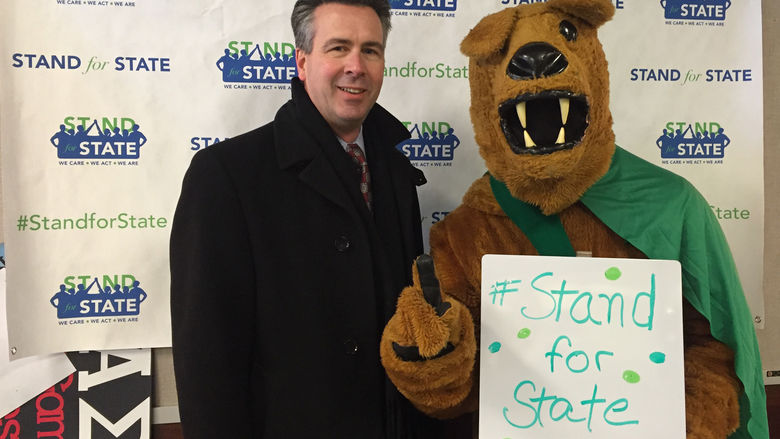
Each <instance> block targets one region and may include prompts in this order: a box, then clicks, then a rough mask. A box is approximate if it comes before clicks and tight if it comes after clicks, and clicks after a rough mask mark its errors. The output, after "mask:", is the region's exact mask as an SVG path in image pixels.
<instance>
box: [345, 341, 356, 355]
mask: <svg viewBox="0 0 780 439" xmlns="http://www.w3.org/2000/svg"><path fill="white" fill-rule="evenodd" d="M357 351H358V344H357V342H356V341H355V340H353V339H351V338H348V339H347V340H346V341H344V353H345V354H347V355H355V354H357Z"/></svg>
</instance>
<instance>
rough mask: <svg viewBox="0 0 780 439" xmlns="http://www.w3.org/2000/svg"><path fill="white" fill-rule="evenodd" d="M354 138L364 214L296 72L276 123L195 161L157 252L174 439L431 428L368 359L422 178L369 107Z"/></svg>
mask: <svg viewBox="0 0 780 439" xmlns="http://www.w3.org/2000/svg"><path fill="white" fill-rule="evenodd" d="M363 135H364V139H365V143H366V149H367V152H366V155H367V158H368V162H369V166H370V171H371V175H372V193H373V198H374V208H373V213H372V212H369V210H368V209H367V208H366V207H365V204H364V202H363V199H362V196H361V194H360V191H359V176H358V173H357V172H356V168H355V165H354V164H353V162H352V161H351V159H350V158H349V156H348V155H347V153H346V152H344V150H343V148H342V147H341V145H340V144H339V143H338V140H337V138H336V136H335V135H334V133H333V132H332V130H331V129H330V128H329V126H328V125H327V123H326V122H325V120H324V119H323V118H322V117H321V116H320V114H319V113H318V112H317V110H316V108H315V107H314V105H313V104H312V103H311V101H310V100H309V97H308V95H307V94H306V91H305V90H304V88H303V86H302V83H301V82H300V81H298V80H297V79H296V80H294V81H293V98H292V99H291V100H290V101H288V102H287V103H286V104H285V105H283V106H282V107H281V108H280V109H279V111H278V113H277V114H276V117H275V119H274V121H273V122H271V123H269V124H267V125H265V126H263V127H260V128H258V129H256V130H254V131H251V132H249V133H246V134H243V135H240V136H237V137H234V138H231V139H229V140H226V141H223V142H220V143H218V144H216V145H213V146H210V147H209V148H207V149H204V150H202V151H199V152H198V153H197V154H196V155H195V156H194V158H193V160H192V162H191V164H190V168H189V169H188V171H187V173H186V175H185V177H184V181H183V185H182V191H181V196H180V199H179V203H178V206H177V209H176V214H175V217H174V221H173V226H172V232H171V247H170V263H171V313H172V324H173V356H174V370H175V375H176V382H177V389H178V395H179V410H180V414H181V420H182V425H183V428H184V433H185V437H186V438H187V439H198V438H208V439H216V438H312V437H317V438H361V439H369V438H385V437H393V438H400V437H404V438H406V437H432V436H435V435H434V434H433V433H431V432H430V431H429V430H427V428H430V425H429V420H428V419H427V418H424V417H422V415H420V414H419V413H417V412H416V411H415V410H414V409H412V408H411V406H410V404H409V403H408V401H406V400H405V399H403V397H401V396H400V394H398V393H397V391H396V390H395V388H394V387H392V385H390V386H388V380H387V378H386V376H385V373H384V370H383V368H382V366H381V364H380V360H379V339H380V336H381V332H382V330H383V328H384V324H385V322H386V321H387V320H388V319H389V316H390V315H392V312H393V311H394V307H395V300H396V297H397V295H398V294H399V293H400V291H401V289H402V288H403V287H404V286H405V285H408V284H410V283H411V278H410V267H411V263H412V261H413V259H414V258H415V257H416V256H417V255H418V254H419V253H421V252H422V237H421V224H420V212H419V205H418V200H417V193H416V186H417V185H419V184H422V183H423V182H424V177H423V176H422V173H421V172H420V171H418V170H417V169H415V168H414V167H412V166H411V164H410V162H409V161H408V159H407V158H406V157H404V156H403V155H402V154H401V153H400V152H398V151H397V150H396V149H395V148H394V146H395V145H396V144H397V143H398V142H400V141H402V140H403V139H405V138H408V136H409V133H408V131H407V130H406V129H405V127H404V126H403V125H402V124H401V123H400V122H399V121H398V120H397V119H395V118H394V117H393V116H392V115H390V113H388V112H387V111H385V110H384V109H383V108H381V107H380V106H379V105H375V106H374V108H373V109H372V110H371V112H370V113H369V115H368V117H367V119H366V121H365V123H364V125H363ZM413 432H416V433H413Z"/></svg>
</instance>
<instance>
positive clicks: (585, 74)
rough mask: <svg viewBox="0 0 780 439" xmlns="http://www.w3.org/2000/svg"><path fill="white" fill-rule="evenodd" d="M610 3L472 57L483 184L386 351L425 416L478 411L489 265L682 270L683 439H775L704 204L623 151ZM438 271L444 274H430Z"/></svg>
mask: <svg viewBox="0 0 780 439" xmlns="http://www.w3.org/2000/svg"><path fill="white" fill-rule="evenodd" d="M613 14H614V7H613V5H612V3H611V2H610V0H549V1H547V2H546V3H533V4H529V5H520V6H517V7H513V8H509V9H505V10H503V11H500V12H497V13H495V14H491V15H488V16H486V17H485V18H483V19H482V20H481V21H480V22H479V23H478V24H477V25H476V27H474V28H473V29H472V30H471V31H470V32H469V34H468V35H467V36H466V38H465V39H464V40H463V42H462V43H461V51H462V52H463V53H464V54H465V55H466V56H468V57H469V70H470V75H469V81H470V86H471V108H470V111H471V119H472V123H473V125H474V131H475V139H476V142H477V144H478V145H479V151H480V154H481V156H482V158H483V159H484V160H485V163H486V165H487V169H488V173H487V174H486V175H485V176H483V177H482V178H479V179H478V180H476V181H475V182H474V183H473V184H472V185H471V187H470V188H469V190H468V191H467V193H466V194H465V195H464V197H463V201H462V204H461V205H460V206H458V207H457V208H456V209H454V210H453V211H452V212H451V213H450V214H449V215H448V216H447V217H446V218H445V219H444V220H443V221H441V222H438V223H436V224H435V225H434V226H433V227H432V228H431V231H430V247H431V257H432V261H431V259H430V258H429V257H427V256H423V257H421V258H419V259H418V260H417V261H416V262H415V266H414V267H413V271H414V285H413V286H410V287H407V288H406V289H404V290H403V291H402V293H401V295H400V297H399V299H398V303H397V309H396V313H395V315H394V316H393V317H392V319H391V320H390V321H389V322H388V324H387V326H386V328H385V331H384V334H383V338H382V344H381V355H382V363H383V365H384V367H385V369H386V371H387V374H388V376H389V377H390V378H391V380H392V381H393V383H394V384H395V385H396V386H397V388H398V389H399V390H400V391H401V393H403V394H404V395H405V396H406V397H407V398H408V399H409V400H410V401H411V402H412V403H413V404H414V405H415V406H416V407H417V408H418V409H419V410H421V411H423V412H424V413H427V414H429V415H431V416H433V417H437V418H453V417H456V416H458V415H461V414H464V413H468V412H473V411H475V410H476V409H477V407H478V383H477V377H478V367H479V366H478V355H477V346H478V342H477V338H478V337H479V323H480V322H479V317H480V286H481V284H480V272H481V263H480V261H481V257H482V255H484V254H489V253H490V254H517V255H537V254H538V255H547V256H575V255H576V254H577V253H579V252H586V253H587V254H590V255H592V256H594V257H611V258H652V259H672V260H678V261H680V263H681V266H682V282H683V296H684V299H685V300H684V306H683V310H684V312H683V328H684V352H685V360H684V364H685V408H686V427H687V437H688V438H689V439H691V438H696V439H701V438H719V439H721V438H726V437H729V435H732V436H731V437H736V438H748V437H752V438H767V437H768V427H767V415H766V396H765V393H764V387H763V381H762V377H761V373H760V372H761V371H760V367H761V362H760V359H759V353H758V346H757V342H756V336H755V331H754V329H753V326H752V325H753V324H752V320H751V317H750V314H749V310H748V308H747V304H746V301H745V297H744V294H743V292H742V287H741V285H740V283H739V279H738V277H737V274H736V269H735V266H734V263H733V261H732V257H731V253H730V250H729V248H728V245H727V243H726V240H725V238H724V236H723V233H722V231H721V229H720V226H719V224H718V222H717V220H716V219H715V218H714V216H713V214H712V212H711V209H710V207H709V204H708V203H707V202H706V201H705V200H704V199H703V198H702V196H701V195H700V194H699V193H698V192H697V191H696V190H695V189H694V188H693V187H692V186H691V185H690V183H688V182H687V181H686V180H684V179H683V178H681V177H679V176H677V175H675V174H673V173H671V172H668V171H665V170H663V169H661V168H659V167H657V166H655V165H652V164H650V163H648V162H645V161H644V160H642V159H640V158H638V157H636V156H634V155H632V154H631V153H629V152H627V151H625V150H623V149H621V148H620V147H618V146H616V145H615V139H614V134H613V132H612V116H611V114H610V110H609V84H608V80H609V75H608V72H607V62H606V59H605V56H604V52H603V50H602V47H601V44H600V42H599V40H598V37H597V29H598V27H599V26H601V25H602V24H603V23H605V22H606V21H608V20H609V19H610V18H611V17H612V15H613ZM434 267H435V270H434Z"/></svg>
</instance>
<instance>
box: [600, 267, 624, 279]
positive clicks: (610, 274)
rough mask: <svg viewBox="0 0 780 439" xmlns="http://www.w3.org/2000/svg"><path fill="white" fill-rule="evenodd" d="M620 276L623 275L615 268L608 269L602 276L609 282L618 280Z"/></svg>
mask: <svg viewBox="0 0 780 439" xmlns="http://www.w3.org/2000/svg"><path fill="white" fill-rule="evenodd" d="M621 274H623V273H621V272H620V269H619V268H617V267H610V268H608V269H607V271H605V272H604V276H605V277H606V278H607V279H609V280H618V279H620V275H621Z"/></svg>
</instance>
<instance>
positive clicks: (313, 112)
mask: <svg viewBox="0 0 780 439" xmlns="http://www.w3.org/2000/svg"><path fill="white" fill-rule="evenodd" d="M292 96H293V99H292V100H291V101H289V102H288V103H287V104H285V105H284V106H282V108H280V109H279V111H278V112H277V113H276V118H275V120H274V138H275V146H276V157H277V160H278V162H279V167H280V168H281V169H291V170H294V171H296V172H298V177H299V178H300V180H301V181H302V182H303V183H305V184H306V185H308V186H309V187H310V188H311V189H313V190H314V191H315V192H317V193H319V194H320V195H322V196H323V197H325V198H326V199H328V200H330V201H332V202H333V203H335V204H337V205H339V206H341V207H342V208H345V209H348V208H350V206H351V204H352V203H351V202H350V198H349V194H348V193H347V192H346V191H345V190H344V186H343V185H342V184H341V180H340V178H339V172H341V170H336V169H334V165H335V164H334V163H332V160H329V158H328V156H327V155H326V154H325V150H326V149H327V148H333V145H326V144H323V142H335V143H338V140H336V136H335V135H334V134H333V131H331V129H330V128H329V127H328V125H327V124H326V123H325V120H324V119H322V116H321V115H320V114H319V112H318V111H317V109H316V108H315V107H314V104H312V103H311V101H310V100H309V98H308V95H307V94H306V90H304V88H303V84H302V83H301V82H300V81H299V80H298V79H297V78H295V79H294V80H293V82H292Z"/></svg>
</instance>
